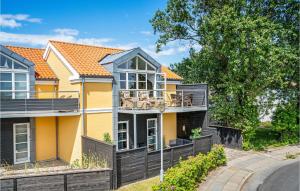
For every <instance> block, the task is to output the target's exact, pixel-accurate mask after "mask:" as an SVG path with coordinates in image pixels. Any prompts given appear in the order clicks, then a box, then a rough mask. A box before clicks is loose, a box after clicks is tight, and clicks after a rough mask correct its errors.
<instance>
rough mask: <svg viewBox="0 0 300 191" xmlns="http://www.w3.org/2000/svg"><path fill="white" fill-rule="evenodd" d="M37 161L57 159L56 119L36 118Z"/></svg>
mask: <svg viewBox="0 0 300 191" xmlns="http://www.w3.org/2000/svg"><path fill="white" fill-rule="evenodd" d="M35 133H36V135H35V137H36V147H35V149H36V160H37V161H41V160H50V159H55V158H56V131H55V117H37V118H35Z"/></svg>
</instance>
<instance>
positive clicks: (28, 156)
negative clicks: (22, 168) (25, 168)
mask: <svg viewBox="0 0 300 191" xmlns="http://www.w3.org/2000/svg"><path fill="white" fill-rule="evenodd" d="M17 125H26V127H27V160H25V161H19V162H17V159H16V154H17V152H16V127H17ZM13 136H14V137H13V144H14V164H21V163H26V162H30V123H14V124H13Z"/></svg>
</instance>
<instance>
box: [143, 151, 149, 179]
mask: <svg viewBox="0 0 300 191" xmlns="http://www.w3.org/2000/svg"><path fill="white" fill-rule="evenodd" d="M144 155H145V173H144V178H145V179H146V178H148V149H147V148H145V150H144Z"/></svg>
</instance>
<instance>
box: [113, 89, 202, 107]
mask: <svg viewBox="0 0 300 191" xmlns="http://www.w3.org/2000/svg"><path fill="white" fill-rule="evenodd" d="M119 98H120V99H119V101H120V102H119V112H120V113H159V112H160V108H161V107H164V110H165V112H166V113H168V112H190V111H204V110H207V90H206V89H200V88H193V89H181V90H121V91H120V92H119Z"/></svg>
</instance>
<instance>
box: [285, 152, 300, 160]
mask: <svg viewBox="0 0 300 191" xmlns="http://www.w3.org/2000/svg"><path fill="white" fill-rule="evenodd" d="M299 155H300V153H295V154H291V153H286V154H285V158H286V159H295V158H297V156H299Z"/></svg>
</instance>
